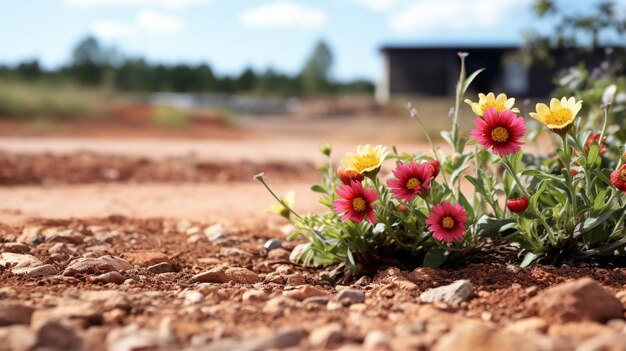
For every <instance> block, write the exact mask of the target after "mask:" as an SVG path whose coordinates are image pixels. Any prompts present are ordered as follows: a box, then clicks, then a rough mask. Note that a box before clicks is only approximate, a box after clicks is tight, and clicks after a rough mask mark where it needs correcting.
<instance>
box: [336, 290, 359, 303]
mask: <svg viewBox="0 0 626 351" xmlns="http://www.w3.org/2000/svg"><path fill="white" fill-rule="evenodd" d="M337 301H339V302H341V303H343V304H344V305H352V304H356V303H363V302H364V301H365V294H363V292H362V291H359V290H356V289H350V288H347V289H343V290H341V292H339V294H337Z"/></svg>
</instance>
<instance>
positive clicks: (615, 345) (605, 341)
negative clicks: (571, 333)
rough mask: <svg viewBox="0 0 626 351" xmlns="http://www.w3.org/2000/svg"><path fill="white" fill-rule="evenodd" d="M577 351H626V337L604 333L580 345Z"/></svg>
mask: <svg viewBox="0 0 626 351" xmlns="http://www.w3.org/2000/svg"><path fill="white" fill-rule="evenodd" d="M576 351H626V335H624V334H623V333H602V334H600V335H596V336H594V337H592V338H590V339H587V340H586V341H584V342H582V343H580V344H579V345H578V346H577V347H576Z"/></svg>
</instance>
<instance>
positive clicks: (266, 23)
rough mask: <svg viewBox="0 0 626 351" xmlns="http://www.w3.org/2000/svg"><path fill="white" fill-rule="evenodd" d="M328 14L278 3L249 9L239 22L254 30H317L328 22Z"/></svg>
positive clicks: (314, 9)
mask: <svg viewBox="0 0 626 351" xmlns="http://www.w3.org/2000/svg"><path fill="white" fill-rule="evenodd" d="M326 19H327V16H326V12H324V11H323V10H321V9H318V8H313V7H306V6H302V5H299V4H296V3H293V2H290V1H277V2H273V3H270V4H265V5H262V6H259V7H256V8H253V9H249V10H247V11H245V12H243V13H242V14H241V16H240V17H239V21H240V22H241V24H243V25H244V26H247V27H253V28H315V27H319V26H321V25H323V24H324V23H325V22H326Z"/></svg>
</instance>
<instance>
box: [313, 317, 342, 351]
mask: <svg viewBox="0 0 626 351" xmlns="http://www.w3.org/2000/svg"><path fill="white" fill-rule="evenodd" d="M342 331H343V328H342V327H341V325H340V324H338V323H331V324H327V325H323V326H321V327H317V328H315V329H313V331H311V334H309V344H311V346H313V347H314V348H317V349H329V348H331V347H332V345H333V344H338V343H340V342H341V341H342V340H343V338H344V337H343V333H342Z"/></svg>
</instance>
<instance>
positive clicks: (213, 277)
mask: <svg viewBox="0 0 626 351" xmlns="http://www.w3.org/2000/svg"><path fill="white" fill-rule="evenodd" d="M229 281H230V279H229V278H228V276H227V275H226V272H225V271H224V269H222V268H219V267H218V268H213V269H210V270H208V271H206V272H202V273H198V274H196V275H194V276H193V277H191V282H192V283H228V282H229Z"/></svg>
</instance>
